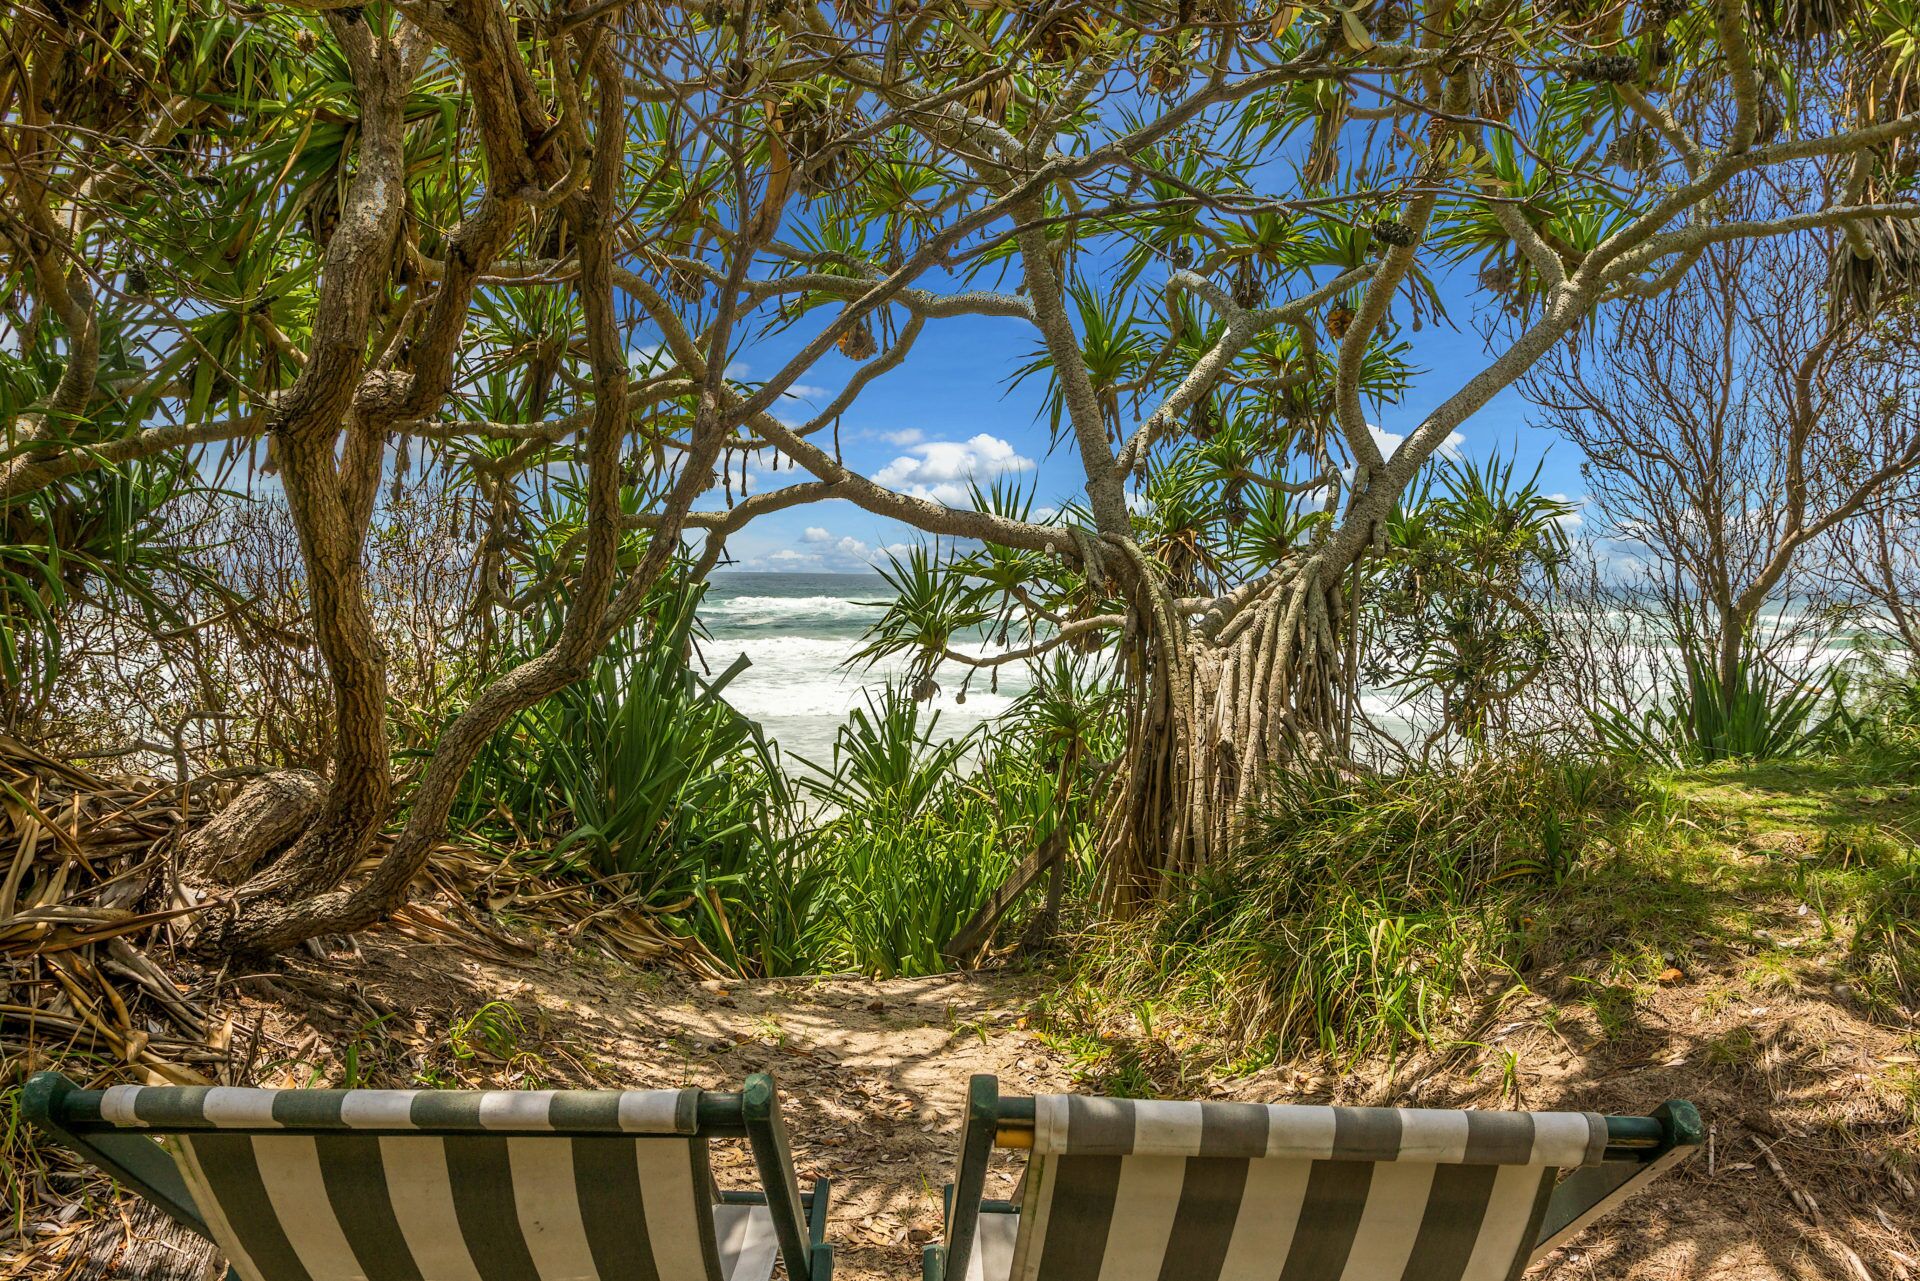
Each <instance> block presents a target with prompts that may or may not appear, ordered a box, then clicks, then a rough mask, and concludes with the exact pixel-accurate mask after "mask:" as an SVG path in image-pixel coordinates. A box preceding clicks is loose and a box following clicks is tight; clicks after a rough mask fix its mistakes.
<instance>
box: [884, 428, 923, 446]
mask: <svg viewBox="0 0 1920 1281" xmlns="http://www.w3.org/2000/svg"><path fill="white" fill-rule="evenodd" d="M880 439H882V440H884V441H886V442H887V443H888V444H889V445H894V446H896V447H898V448H901V449H904V448H906V447H907V446H908V445H917V444H919V443H920V442H921V441H923V440H925V439H926V433H925V432H923V431H921V430H920V429H919V428H918V427H902V428H901V429H900V430H899V431H883V432H881V433H880Z"/></svg>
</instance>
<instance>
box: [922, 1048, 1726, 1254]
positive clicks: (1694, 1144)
mask: <svg viewBox="0 0 1920 1281" xmlns="http://www.w3.org/2000/svg"><path fill="white" fill-rule="evenodd" d="M1606 1124H1607V1147H1606V1157H1605V1163H1604V1164H1601V1165H1588V1166H1581V1167H1580V1168H1578V1169H1576V1170H1573V1171H1572V1172H1570V1173H1569V1174H1567V1175H1566V1176H1565V1177H1564V1178H1562V1179H1561V1180H1560V1181H1559V1182H1558V1183H1557V1184H1555V1185H1554V1188H1553V1192H1552V1195H1551V1197H1550V1198H1549V1200H1548V1202H1547V1207H1546V1214H1545V1217H1544V1219H1543V1220H1542V1222H1541V1226H1540V1232H1539V1236H1538V1238H1537V1239H1536V1241H1535V1243H1534V1247H1533V1251H1532V1254H1531V1255H1530V1257H1529V1260H1528V1261H1529V1263H1536V1262H1538V1261H1539V1260H1540V1258H1541V1257H1542V1256H1543V1255H1545V1254H1546V1253H1547V1252H1548V1251H1549V1250H1552V1249H1554V1248H1555V1247H1557V1246H1559V1245H1561V1244H1563V1243H1565V1242H1566V1241H1567V1240H1569V1239H1570V1238H1571V1237H1573V1236H1574V1235H1575V1234H1576V1233H1578V1232H1580V1231H1581V1230H1583V1229H1584V1228H1586V1227H1587V1226H1588V1225H1589V1224H1591V1223H1592V1222H1593V1221H1594V1220H1596V1219H1599V1218H1601V1217H1602V1216H1604V1215H1606V1214H1608V1213H1610V1212H1612V1211H1613V1210H1615V1209H1617V1208H1619V1207H1620V1206H1622V1205H1624V1204H1625V1203H1626V1202H1627V1201H1629V1200H1631V1199H1632V1198H1633V1197H1634V1196H1635V1195H1637V1194H1638V1193H1639V1192H1640V1191H1641V1190H1643V1189H1644V1188H1646V1187H1647V1185H1648V1184H1650V1183H1652V1182H1653V1181H1654V1180H1655V1179H1657V1178H1659V1177H1660V1176H1661V1175H1662V1174H1663V1173H1664V1172H1666V1171H1667V1170H1668V1169H1670V1168H1671V1167H1673V1166H1674V1165H1676V1164H1678V1163H1679V1162H1681V1161H1684V1160H1686V1159H1687V1158H1688V1157H1690V1156H1692V1155H1693V1154H1694V1153H1695V1151H1697V1150H1698V1148H1699V1147H1700V1145H1701V1144H1702V1143H1704V1142H1705V1140H1706V1131H1705V1129H1704V1127H1703V1126H1702V1124H1701V1121H1700V1113H1699V1112H1698V1111H1697V1110H1696V1109H1695V1108H1694V1106H1693V1104H1691V1103H1688V1102H1686V1101H1685V1100H1681V1099H1672V1100H1669V1101H1668V1102H1666V1103H1663V1104H1661V1105H1660V1106H1659V1108H1657V1109H1655V1111H1654V1112H1653V1114H1652V1115H1650V1116H1610V1117H1607V1118H1606ZM1033 1128H1034V1100H1033V1099H1032V1097H1031V1096H1003V1095H1002V1094H1001V1093H1000V1082H999V1080H998V1079H997V1078H996V1077H992V1076H986V1075H981V1076H975V1077H973V1078H972V1079H971V1080H970V1081H969V1082H968V1088H967V1114H966V1118H965V1121H964V1122H963V1125H962V1129H961V1133H960V1155H959V1168H958V1171H957V1174H956V1177H955V1180H954V1182H953V1183H951V1184H949V1185H947V1187H946V1190H945V1198H946V1240H945V1241H944V1242H939V1241H936V1242H932V1243H930V1244H929V1245H928V1246H927V1247H926V1249H925V1250H924V1252H923V1253H922V1256H921V1271H922V1275H923V1277H924V1279H925V1281H946V1278H949V1277H951V1278H954V1281H961V1279H962V1278H964V1277H965V1276H966V1275H967V1264H968V1261H969V1258H970V1256H971V1254H972V1251H973V1244H974V1237H975V1234H976V1232H977V1230H978V1227H979V1221H980V1216H981V1215H982V1214H1015V1213H1018V1212H1019V1209H1020V1207H1019V1205H1018V1204H1016V1203H1015V1202H1013V1201H1008V1200H993V1199H988V1198H986V1197H985V1195H984V1194H985V1191H986V1181H987V1164H988V1160H989V1158H990V1157H991V1155H992V1152H993V1149H994V1148H995V1147H1000V1148H1005V1149H1014V1150H1021V1149H1026V1148H1030V1147H1031V1146H1032V1143H1033Z"/></svg>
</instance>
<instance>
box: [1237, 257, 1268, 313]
mask: <svg viewBox="0 0 1920 1281" xmlns="http://www.w3.org/2000/svg"><path fill="white" fill-rule="evenodd" d="M1230 292H1231V293H1232V295H1233V301H1234V305H1235V306H1238V307H1258V306H1259V305H1260V304H1262V303H1264V302H1265V301H1266V300H1267V286H1266V284H1265V283H1264V282H1263V281H1262V280H1261V279H1260V273H1259V272H1258V271H1257V270H1255V269H1254V265H1253V260H1252V259H1250V258H1242V259H1241V260H1240V266H1239V268H1238V269H1237V270H1236V271H1235V272H1234V275H1233V288H1232V290H1231V291H1230Z"/></svg>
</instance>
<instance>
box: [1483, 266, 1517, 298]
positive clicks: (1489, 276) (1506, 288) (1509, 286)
mask: <svg viewBox="0 0 1920 1281" xmlns="http://www.w3.org/2000/svg"><path fill="white" fill-rule="evenodd" d="M1519 283H1520V280H1519V273H1517V272H1516V271H1515V270H1514V266H1513V264H1512V263H1511V262H1508V261H1507V260H1506V259H1504V258H1502V259H1501V260H1499V261H1498V262H1492V263H1488V264H1487V265H1486V266H1484V267H1482V268H1481V269H1480V287H1481V288H1482V289H1485V290H1488V291H1489V292H1491V293H1496V294H1511V293H1512V292H1513V291H1514V288H1515V287H1516V286H1517V285H1518V284H1519Z"/></svg>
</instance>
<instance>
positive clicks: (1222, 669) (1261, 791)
mask: <svg viewBox="0 0 1920 1281" xmlns="http://www.w3.org/2000/svg"><path fill="white" fill-rule="evenodd" d="M1145 581H1146V582H1147V584H1148V586H1147V594H1148V595H1149V596H1156V595H1157V596H1158V597H1159V600H1158V601H1157V603H1156V602H1152V601H1150V603H1149V605H1148V606H1147V607H1145V608H1142V607H1139V606H1136V611H1135V613H1136V617H1138V618H1140V619H1143V620H1152V621H1151V622H1150V623H1143V624H1142V626H1141V628H1140V629H1139V630H1138V631H1137V632H1136V634H1135V636H1134V637H1133V638H1132V639H1131V641H1130V643H1129V644H1128V645H1127V646H1125V648H1124V651H1123V657H1122V662H1123V663H1124V664H1125V665H1126V666H1127V667H1128V668H1131V669H1132V670H1130V671H1126V672H1123V673H1122V675H1123V678H1124V679H1127V680H1128V681H1129V683H1130V684H1131V685H1132V686H1133V688H1134V689H1136V690H1137V691H1139V692H1138V693H1137V694H1136V695H1135V699H1134V702H1133V704H1132V706H1131V707H1130V709H1129V718H1128V719H1129V723H1128V729H1127V746H1126V755H1125V759H1124V767H1123V770H1122V774H1121V778H1120V781H1119V786H1117V787H1116V788H1115V789H1114V791H1113V793H1112V799H1111V801H1110V802H1109V804H1108V807H1107V811H1106V813H1105V815H1104V816H1103V817H1102V822H1101V834H1100V854H1101V860H1102V867H1103V868H1104V869H1105V877H1106V884H1105V887H1104V893H1105V897H1106V900H1107V906H1108V907H1109V909H1110V910H1113V911H1115V912H1117V913H1120V914H1122V915H1124V914H1127V913H1130V912H1132V911H1134V910H1136V909H1137V908H1139V907H1140V906H1141V905H1143V904H1145V903H1147V902H1149V901H1151V900H1152V899H1153V898H1155V897H1156V896H1158V895H1159V894H1160V893H1161V892H1162V890H1163V889H1164V888H1165V886H1166V885H1167V884H1168V882H1169V880H1170V878H1173V877H1178V876H1182V875H1190V874H1192V873H1195V872H1201V871H1205V870H1206V869H1207V868H1208V867H1210V866H1212V865H1213V864H1215V863H1217V862H1218V861H1219V860H1221V859H1222V858H1224V857H1225V856H1226V855H1227V854H1228V853H1229V852H1230V851H1231V849H1232V847H1233V844H1234V842H1235V841H1236V840H1237V839H1238V836H1239V834H1240V830H1241V826H1242V819H1243V817H1244V816H1245V814H1246V812H1247V809H1248V807H1249V806H1250V805H1253V804H1255V803H1257V802H1258V801H1259V800H1260V798H1261V797H1262V796H1264V795H1265V794H1266V792H1267V790H1268V786H1269V783H1270V781H1271V780H1272V779H1273V777H1274V776H1275V774H1276V773H1277V771H1279V770H1280V769H1281V768H1283V767H1284V766H1286V765H1287V764H1288V763H1290V762H1299V761H1303V760H1314V759H1323V758H1325V757H1327V756H1328V755H1329V754H1331V752H1332V751H1333V750H1334V744H1335V743H1336V742H1337V741H1338V740H1337V728H1338V725H1339V723H1340V718H1341V711H1342V703H1343V700H1342V691H1343V689H1344V688H1345V682H1344V681H1343V679H1342V673H1343V670H1344V665H1345V653H1344V647H1343V646H1342V645H1341V643H1340V640H1339V637H1340V631H1341V627H1342V622H1343V619H1344V617H1345V614H1346V605H1345V600H1344V598H1343V596H1342V594H1341V591H1340V581H1341V576H1340V574H1339V573H1337V572H1329V571H1328V569H1327V566H1326V565H1325V564H1324V563H1322V562H1321V560H1320V559H1319V558H1315V559H1312V560H1309V561H1308V562H1307V563H1306V564H1305V565H1303V566H1301V567H1299V568H1298V570H1297V572H1295V573H1293V574H1291V575H1289V576H1286V577H1282V578H1278V579H1276V580H1274V581H1272V582H1270V583H1268V584H1266V585H1265V586H1264V587H1263V588H1262V589H1261V590H1259V591H1257V592H1256V593H1255V594H1254V595H1253V596H1252V598H1251V599H1250V600H1248V601H1247V602H1246V603H1244V604H1243V605H1242V606H1241V607H1240V608H1239V609H1238V610H1237V611H1236V612H1235V613H1233V614H1232V615H1231V616H1230V617H1227V618H1225V619H1224V620H1216V619H1213V618H1203V619H1202V620H1200V621H1199V623H1198V624H1197V625H1196V624H1189V623H1188V622H1187V621H1186V620H1185V619H1184V618H1182V617H1181V616H1180V615H1179V613H1178V611H1177V610H1175V609H1174V608H1173V602H1172V601H1171V600H1169V599H1167V598H1166V595H1165V592H1164V589H1163V588H1161V587H1160V586H1158V585H1157V584H1155V583H1153V582H1152V581H1151V579H1148V580H1145Z"/></svg>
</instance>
